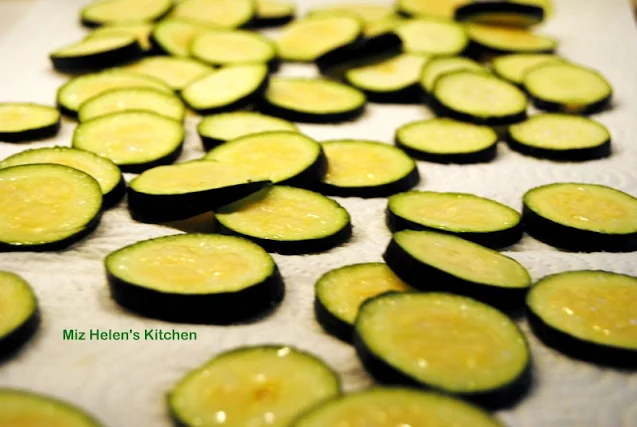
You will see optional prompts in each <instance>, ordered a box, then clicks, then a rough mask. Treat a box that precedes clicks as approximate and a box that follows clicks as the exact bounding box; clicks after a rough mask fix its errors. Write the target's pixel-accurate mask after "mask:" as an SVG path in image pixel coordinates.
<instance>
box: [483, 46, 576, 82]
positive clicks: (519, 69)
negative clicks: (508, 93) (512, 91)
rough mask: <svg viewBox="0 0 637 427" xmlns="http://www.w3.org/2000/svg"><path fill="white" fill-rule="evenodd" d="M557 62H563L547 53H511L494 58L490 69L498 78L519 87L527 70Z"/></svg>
mask: <svg viewBox="0 0 637 427" xmlns="http://www.w3.org/2000/svg"><path fill="white" fill-rule="evenodd" d="M558 62H559V63H562V62H564V60H563V59H562V58H560V57H558V56H555V55H552V54H549V53H512V54H511V55H503V56H498V57H497V58H495V59H494V60H493V62H492V63H491V68H493V72H494V73H495V74H496V75H497V76H498V77H502V78H503V79H505V80H508V81H510V82H511V83H515V84H516V85H518V86H521V85H522V82H523V81H524V76H525V75H526V73H527V72H528V71H529V70H532V69H533V68H535V67H537V66H539V65H544V64H549V63H551V64H553V63H558Z"/></svg>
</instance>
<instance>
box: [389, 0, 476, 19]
mask: <svg viewBox="0 0 637 427" xmlns="http://www.w3.org/2000/svg"><path fill="white" fill-rule="evenodd" d="M471 1H472V0H398V4H397V8H398V12H399V13H401V14H403V15H405V16H414V17H420V16H425V17H433V18H445V19H453V17H454V14H455V11H456V9H457V8H458V7H459V6H462V5H463V4H466V3H469V2H471Z"/></svg>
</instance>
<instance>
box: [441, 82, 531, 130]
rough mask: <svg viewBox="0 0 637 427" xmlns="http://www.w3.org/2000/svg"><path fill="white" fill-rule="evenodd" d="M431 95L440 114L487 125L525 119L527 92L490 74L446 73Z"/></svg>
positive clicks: (507, 123)
mask: <svg viewBox="0 0 637 427" xmlns="http://www.w3.org/2000/svg"><path fill="white" fill-rule="evenodd" d="M432 95H433V97H432V107H433V108H434V110H435V111H436V113H437V114H438V115H439V116H443V117H450V118H452V119H456V120H460V121H463V122H469V123H475V124H477V125H486V126H499V125H509V124H512V123H517V122H520V121H522V120H524V119H526V109H527V104H528V102H527V99H526V95H525V94H524V92H522V91H521V90H520V89H519V88H518V87H517V86H515V85H513V84H511V83H509V82H507V81H506V80H502V79H501V78H499V77H496V76H493V75H491V74H487V73H483V72H476V71H470V70H460V71H454V72H452V73H447V74H444V75H442V76H441V77H439V78H438V80H437V81H436V84H435V85H434V89H433V92H432ZM485 100H488V102H485Z"/></svg>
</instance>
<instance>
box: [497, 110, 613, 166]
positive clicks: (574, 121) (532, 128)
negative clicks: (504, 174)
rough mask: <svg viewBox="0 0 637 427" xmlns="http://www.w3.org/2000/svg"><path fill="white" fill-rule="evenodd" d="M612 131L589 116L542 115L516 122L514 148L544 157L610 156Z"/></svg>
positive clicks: (511, 132) (511, 139)
mask: <svg viewBox="0 0 637 427" xmlns="http://www.w3.org/2000/svg"><path fill="white" fill-rule="evenodd" d="M610 138H611V137H610V132H609V131H608V129H607V128H606V126H604V125H602V124H601V123H598V122H596V121H594V120H591V119H588V118H586V117H578V116H573V115H570V114H539V115H536V116H533V117H531V118H530V119H528V120H526V121H524V122H522V123H518V124H515V125H512V126H511V127H510V128H509V131H508V136H507V140H508V143H509V146H510V147H511V149H513V150H515V151H518V152H520V153H523V154H528V155H531V156H534V157H539V158H541V159H551V160H558V161H585V160H594V159H601V158H603V157H608V156H610V152H611V148H610Z"/></svg>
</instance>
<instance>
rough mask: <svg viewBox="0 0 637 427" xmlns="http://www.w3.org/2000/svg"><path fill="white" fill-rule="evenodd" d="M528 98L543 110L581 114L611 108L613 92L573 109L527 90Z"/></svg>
mask: <svg viewBox="0 0 637 427" xmlns="http://www.w3.org/2000/svg"><path fill="white" fill-rule="evenodd" d="M527 94H528V96H529V99H530V100H531V102H532V103H533V105H534V106H535V107H536V108H538V109H539V110H544V111H548V112H557V113H567V114H582V115H590V114H594V113H599V112H601V111H604V110H607V109H609V108H611V103H612V102H611V101H612V97H613V94H612V93H609V94H608V96H607V97H605V98H604V99H601V100H599V101H597V102H595V103H592V104H587V105H583V106H581V107H580V108H577V109H574V108H573V107H569V106H567V105H564V104H561V103H559V102H553V101H546V100H544V99H541V98H538V97H536V96H533V94H532V93H530V92H529V91H527Z"/></svg>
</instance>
